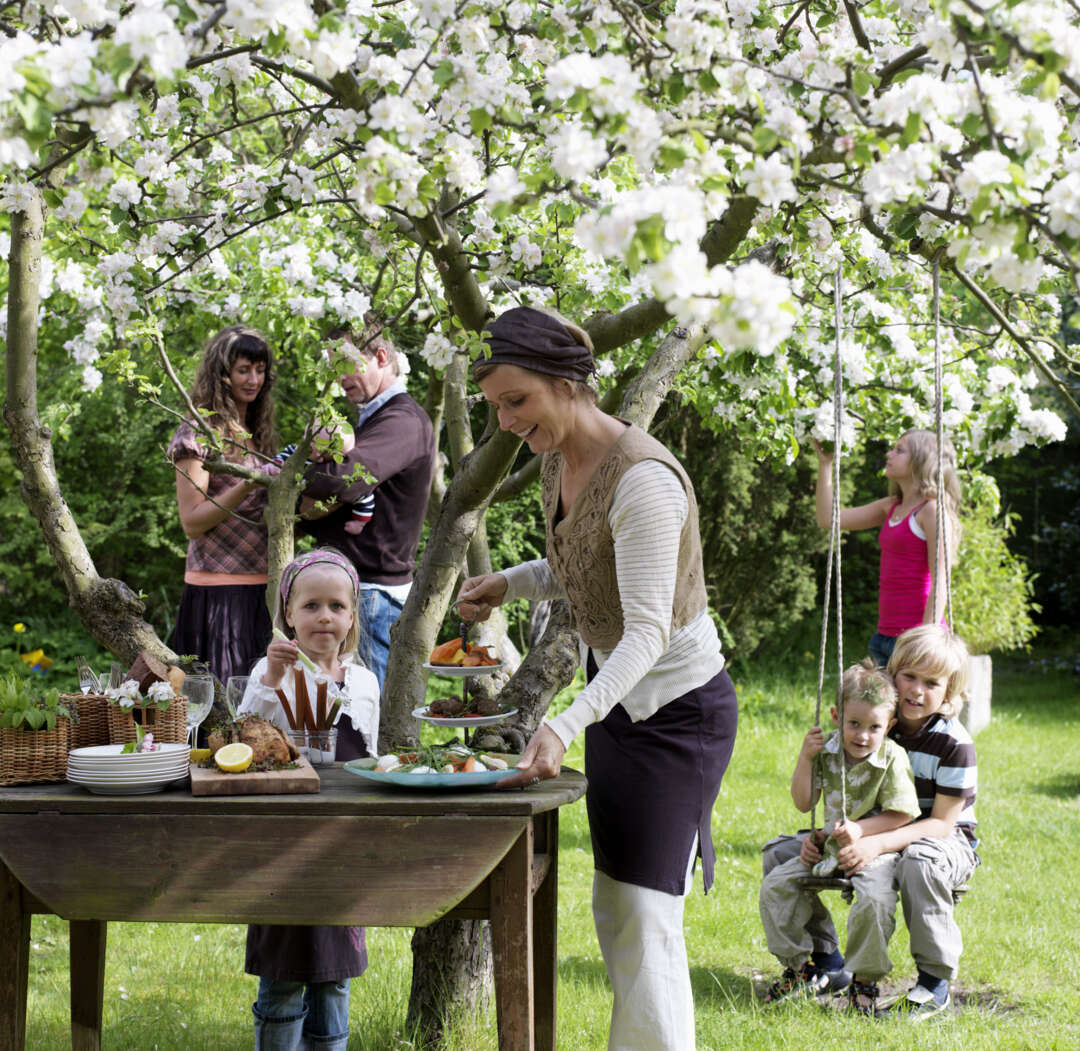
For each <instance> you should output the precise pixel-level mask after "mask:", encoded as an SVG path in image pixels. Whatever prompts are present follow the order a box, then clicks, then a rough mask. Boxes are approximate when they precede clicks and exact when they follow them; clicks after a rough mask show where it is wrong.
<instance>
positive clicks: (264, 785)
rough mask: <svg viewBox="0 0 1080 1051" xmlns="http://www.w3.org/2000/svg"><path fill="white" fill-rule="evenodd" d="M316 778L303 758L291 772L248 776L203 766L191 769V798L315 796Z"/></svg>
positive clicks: (317, 786)
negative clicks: (302, 793) (309, 794)
mask: <svg viewBox="0 0 1080 1051" xmlns="http://www.w3.org/2000/svg"><path fill="white" fill-rule="evenodd" d="M318 791H319V775H318V774H317V773H316V772H315V770H314V769H313V768H312V766H311V764H310V763H309V762H308V761H307V759H306V758H305V757H304V756H301V757H300V758H299V759H297V760H296V768H295V769H293V770H259V771H256V772H255V773H251V774H226V773H225V772H224V771H222V770H212V769H210V768H209V767H204V766H192V767H191V794H192V795H193V796H258V795H292V794H295V793H301V792H318Z"/></svg>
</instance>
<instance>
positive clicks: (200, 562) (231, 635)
mask: <svg viewBox="0 0 1080 1051" xmlns="http://www.w3.org/2000/svg"><path fill="white" fill-rule="evenodd" d="M273 385H274V359H273V355H272V354H271V352H270V347H269V346H268V345H267V343H266V340H265V339H264V338H263V337H262V336H261V335H260V334H259V333H258V332H256V331H255V330H254V329H250V328H247V327H246V326H244V325H230V326H228V328H224V329H222V330H221V331H220V332H219V333H218V334H217V335H216V336H214V338H213V339H211V340H210V342H209V343H208V344H207V345H206V349H205V351H204V352H203V358H202V362H201V363H200V365H199V369H198V372H197V373H196V374H195V383H194V385H193V387H192V389H191V403H192V405H193V406H194V408H195V409H196V411H201V412H202V415H203V421H204V422H205V424H206V425H208V426H209V427H210V428H212V429H213V431H214V432H215V433H216V434H217V436H218V438H219V440H220V442H221V445H222V447H223V454H224V458H225V459H226V460H228V461H230V462H232V463H235V464H238V465H241V466H244V467H249V468H253V469H260V470H265V467H266V463H267V459H268V458H269V457H272V456H273V455H274V453H275V452H276V449H277V435H276V434H275V429H274V403H273V399H272V397H271V389H272V387H273ZM206 439H207V436H206V434H205V431H203V430H202V429H201V427H200V425H199V424H197V423H196V421H194V420H185V421H184V422H183V423H182V424H181V425H180V426H179V427H178V428H177V430H176V433H175V434H174V435H173V438H172V441H171V442H170V444H169V452H168V455H169V459H170V460H172V462H173V465H174V466H175V467H176V502H177V505H178V507H179V511H180V524H181V526H182V527H183V529H184V533H185V535H186V536H187V537H188V551H187V562H186V566H185V571H184V592H183V595H182V596H181V599H180V611H179V613H178V614H177V618H176V627H175V628H174V629H173V635H172V639H171V640H170V642H171V645H172V647H173V648H174V649H175V650H176V652H177V653H180V654H185V655H186V654H194V655H196V656H198V657H199V658H200V659H201V660H204V661H206V662H207V663H208V664H209V666H210V670H211V671H212V672H213V673H214V674H215V675H216V676H217V677H218V678H219V679H221V680H222V681H223V682H224V681H225V680H226V679H227V678H228V677H229V676H230V675H246V674H247V673H248V671H249V669H250V668H251V665H252V664H253V663H254V662H255V661H256V660H258V658H259V657H260V656H261V655H262V654H263V653H264V652H265V650H266V644H267V641H268V639H269V638H270V631H271V625H270V616H269V613H268V612H267V608H266V557H267V556H266V545H267V534H266V525H265V523H264V522H263V511H264V509H265V507H266V489H265V488H264V487H262V486H260V485H256V484H255V483H254V482H250V481H247V480H246V479H239V480H238V479H236V478H234V477H232V476H230V475H228V474H221V473H217V472H211V471H208V470H207V468H206V461H207V459H208V458H211V456H212V455H213V454H212V453H211V451H210V449H209V448H208V443H207V440H206Z"/></svg>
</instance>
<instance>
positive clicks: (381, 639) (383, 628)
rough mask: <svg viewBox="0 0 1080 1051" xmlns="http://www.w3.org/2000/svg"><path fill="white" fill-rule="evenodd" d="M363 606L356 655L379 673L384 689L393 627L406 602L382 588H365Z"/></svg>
mask: <svg viewBox="0 0 1080 1051" xmlns="http://www.w3.org/2000/svg"><path fill="white" fill-rule="evenodd" d="M359 607H360V608H359V609H358V611H357V613H358V616H359V620H360V641H359V643H358V644H357V646H356V655H357V656H358V657H359V658H360V660H361V661H363V663H364V666H365V667H366V668H369V669H371V671H373V672H374V673H375V678H376V679H378V680H379V689H380V690H381V689H382V685H383V680H384V679H385V678H386V663H387V661H388V660H389V659H390V629H391V628H392V627H393V626H394V622H395V621H396V620H397V619H398V617H400V616H401V610H402V604H401V603H400V602H398V601H397V599H394V598H391V597H390V596H389V595H388V594H387V593H386V592H385V591H382V590H380V589H379V588H361V589H360V602H359Z"/></svg>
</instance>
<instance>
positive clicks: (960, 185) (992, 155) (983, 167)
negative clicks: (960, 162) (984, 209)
mask: <svg viewBox="0 0 1080 1051" xmlns="http://www.w3.org/2000/svg"><path fill="white" fill-rule="evenodd" d="M1009 164H1010V161H1009V158H1008V157H1006V156H1005V155H1004V154H1003V153H999V152H998V151H997V150H982V151H981V152H980V153H977V154H975V156H974V157H972V158H971V160H970V161H968V162H967V163H966V164H965V165H964V167H963V170H962V171H961V173H960V175H958V176H957V179H956V188H957V189H958V190H959V191H960V192H961V193H962V194H964V195H965V196H967V197H974V196H975V194H977V193H978V192H979V190H980V189H981V188H982V187H983V186H991V185H993V184H995V183H1011V182H1012V173H1011V172H1010V171H1009Z"/></svg>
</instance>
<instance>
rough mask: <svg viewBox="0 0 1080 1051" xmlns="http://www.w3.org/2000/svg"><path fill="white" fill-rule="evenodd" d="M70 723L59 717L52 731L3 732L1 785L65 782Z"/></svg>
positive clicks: (0, 765)
mask: <svg viewBox="0 0 1080 1051" xmlns="http://www.w3.org/2000/svg"><path fill="white" fill-rule="evenodd" d="M70 743H71V723H70V722H68V720H67V719H64V718H62V717H61V718H59V719H57V720H56V726H55V727H54V728H53V729H52V730H23V729H18V730H12V729H10V728H7V727H5V728H4V729H2V730H0V785H28V784H33V783H34V782H37V781H66V780H67V755H68V747H69V745H70Z"/></svg>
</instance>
